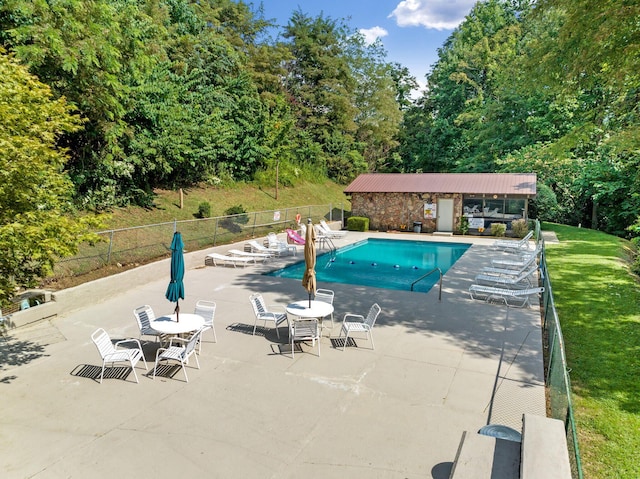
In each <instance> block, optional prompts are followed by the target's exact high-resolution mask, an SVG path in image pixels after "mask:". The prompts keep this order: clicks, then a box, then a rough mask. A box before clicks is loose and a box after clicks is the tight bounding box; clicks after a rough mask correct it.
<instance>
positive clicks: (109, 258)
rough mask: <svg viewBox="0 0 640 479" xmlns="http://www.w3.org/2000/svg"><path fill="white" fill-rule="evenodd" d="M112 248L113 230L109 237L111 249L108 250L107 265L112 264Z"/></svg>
mask: <svg viewBox="0 0 640 479" xmlns="http://www.w3.org/2000/svg"><path fill="white" fill-rule="evenodd" d="M111 248H113V230H111V234H110V235H109V249H108V250H107V264H109V263H111Z"/></svg>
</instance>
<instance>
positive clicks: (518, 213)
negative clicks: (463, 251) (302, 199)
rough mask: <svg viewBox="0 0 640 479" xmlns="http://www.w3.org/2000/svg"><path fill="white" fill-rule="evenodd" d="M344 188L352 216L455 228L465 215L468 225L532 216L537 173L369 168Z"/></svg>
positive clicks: (378, 224)
mask: <svg viewBox="0 0 640 479" xmlns="http://www.w3.org/2000/svg"><path fill="white" fill-rule="evenodd" d="M344 193H345V194H346V195H347V196H349V197H350V199H351V211H352V215H353V216H364V217H367V218H369V227H370V228H371V229H377V230H382V231H386V230H398V231H410V230H413V231H415V232H428V233H433V232H442V233H453V232H457V231H459V230H460V219H461V218H462V217H463V216H466V217H467V218H468V220H469V230H470V231H472V232H475V233H478V232H480V233H481V232H483V231H484V230H485V229H486V230H487V231H488V230H489V228H490V226H491V224H492V223H504V224H506V226H507V230H509V229H511V222H512V221H514V220H517V219H521V218H524V219H528V214H527V212H528V206H529V200H530V199H533V198H535V197H536V174H535V173H368V174H363V175H360V176H358V177H357V178H356V179H355V180H354V181H353V182H352V183H351V184H350V185H349V186H347V188H346V189H345V190H344Z"/></svg>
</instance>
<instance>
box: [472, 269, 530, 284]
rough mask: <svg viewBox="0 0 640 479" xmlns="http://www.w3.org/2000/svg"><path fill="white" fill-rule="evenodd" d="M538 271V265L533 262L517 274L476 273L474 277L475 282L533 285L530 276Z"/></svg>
mask: <svg viewBox="0 0 640 479" xmlns="http://www.w3.org/2000/svg"><path fill="white" fill-rule="evenodd" d="M537 271H538V265H537V264H534V265H532V266H529V268H528V269H525V270H524V271H523V272H522V273H520V274H519V275H517V276H512V275H506V274H478V275H476V277H475V281H476V283H488V284H491V285H494V284H495V285H498V284H499V285H504V286H507V287H509V288H522V287H523V286H524V287H529V286H533V284H532V283H531V277H532V276H533V275H534V273H536V272H537Z"/></svg>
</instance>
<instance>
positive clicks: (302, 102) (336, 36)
mask: <svg viewBox="0 0 640 479" xmlns="http://www.w3.org/2000/svg"><path fill="white" fill-rule="evenodd" d="M283 36H284V38H286V39H288V40H289V48H290V51H291V52H292V57H293V60H291V61H290V62H288V63H287V65H286V69H287V73H286V77H285V80H284V84H285V89H286V92H287V95H288V98H289V102H290V104H291V105H292V110H293V112H294V115H295V117H296V119H297V128H298V129H299V130H300V131H304V132H305V134H308V137H307V138H308V139H309V140H311V141H313V142H315V143H317V144H318V145H319V146H320V148H321V151H322V155H321V157H320V158H318V161H319V162H320V163H324V164H325V166H326V171H328V172H329V176H330V177H332V178H335V177H336V175H338V174H339V173H341V171H340V170H341V168H342V166H343V165H342V164H341V163H342V160H341V158H343V157H344V155H346V154H348V153H349V152H350V151H352V150H354V144H353V143H354V137H353V135H354V134H355V132H356V130H357V125H356V123H355V116H356V108H355V107H354V105H353V102H352V98H353V91H354V88H355V79H354V77H353V75H352V73H351V69H350V65H349V62H348V58H347V56H346V55H345V45H344V40H345V38H346V35H345V27H344V25H343V24H341V23H339V22H337V21H335V20H331V19H328V18H324V17H323V16H322V15H320V16H318V17H316V18H311V17H308V16H307V15H305V14H304V13H302V11H300V10H298V11H295V12H294V13H293V15H292V16H291V18H290V20H289V23H288V24H287V26H286V27H285V32H284V35H283ZM309 146H310V147H311V145H309ZM312 149H313V148H312Z"/></svg>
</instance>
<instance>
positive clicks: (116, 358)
mask: <svg viewBox="0 0 640 479" xmlns="http://www.w3.org/2000/svg"><path fill="white" fill-rule="evenodd" d="M91 340H92V341H93V343H94V344H95V345H96V347H97V348H98V352H99V353H100V357H101V358H102V371H101V372H100V384H102V378H103V377H104V368H105V366H106V365H107V364H111V365H112V366H113V365H114V364H115V363H129V365H130V366H131V370H132V371H133V375H134V376H135V378H136V383H137V382H139V381H138V375H137V374H136V368H135V366H136V364H137V363H138V361H140V360H141V359H142V361H143V362H144V367H145V369H147V370H148V369H149V367H148V366H147V361H146V359H145V358H144V353H143V352H142V346H141V345H140V341H139V340H137V339H123V340H122V341H118V342H117V343H116V344H115V345H114V344H113V342H112V341H111V338H110V337H109V334H108V333H107V332H106V331H105V330H104V329H102V328H98V329H96V330H95V331H94V332H93V334H92V335H91ZM125 343H133V344H135V345H137V347H133V348H122V349H118V347H119V346H120V345H121V344H125Z"/></svg>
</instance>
